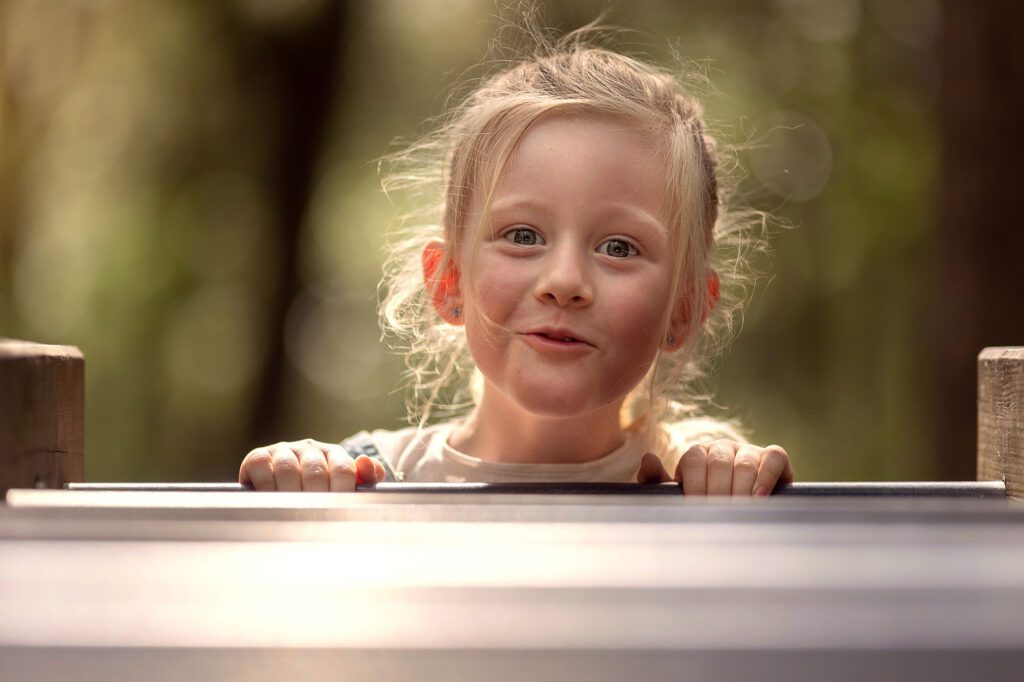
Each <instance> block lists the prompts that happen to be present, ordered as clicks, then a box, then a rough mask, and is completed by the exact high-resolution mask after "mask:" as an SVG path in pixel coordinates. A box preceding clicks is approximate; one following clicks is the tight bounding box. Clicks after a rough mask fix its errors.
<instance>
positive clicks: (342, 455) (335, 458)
mask: <svg viewBox="0 0 1024 682" xmlns="http://www.w3.org/2000/svg"><path fill="white" fill-rule="evenodd" d="M327 478H328V480H329V482H330V491H331V492H332V493H350V492H352V491H354V490H355V489H356V464H355V462H353V461H352V458H351V457H350V456H349V454H348V453H347V452H345V449H344V448H342V447H341V446H333V447H329V448H327Z"/></svg>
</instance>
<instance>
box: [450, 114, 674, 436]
mask: <svg viewBox="0 0 1024 682" xmlns="http://www.w3.org/2000/svg"><path fill="white" fill-rule="evenodd" d="M659 158H660V156H659V154H658V153H657V150H656V149H655V147H654V145H653V144H652V142H651V141H650V140H648V139H647V138H645V137H644V136H643V135H642V134H641V133H640V132H639V131H637V130H635V129H631V128H630V125H629V123H628V122H625V121H623V120H619V119H613V118H606V117H597V116H584V117H572V116H553V117H549V118H546V119H542V120H540V121H538V122H537V123H536V124H534V125H533V126H532V127H531V128H530V129H529V131H528V132H527V133H526V135H525V136H524V137H523V138H522V140H521V142H520V144H519V146H518V148H517V150H516V152H515V154H514V155H513V157H512V159H511V160H510V162H509V165H508V166H507V168H506V169H505V172H504V173H503V175H502V177H501V178H500V180H499V182H498V184H497V187H496V188H495V193H494V196H493V200H492V205H491V212H490V215H489V216H487V217H486V218H484V217H483V216H482V208H483V198H482V197H477V198H475V200H474V204H473V208H472V211H471V215H470V217H469V220H468V222H467V228H468V229H470V230H478V231H480V232H479V233H472V234H474V235H475V236H478V237H479V240H475V239H472V238H471V239H466V240H464V242H463V243H465V244H467V246H466V247H465V252H464V253H462V254H460V261H461V262H462V263H463V264H466V265H468V266H469V275H470V282H471V285H470V286H469V287H468V289H467V291H465V292H464V300H463V307H464V319H465V324H466V337H467V340H468V343H469V349H470V352H471V353H472V355H473V359H474V360H475V362H476V364H477V366H478V367H479V368H480V370H481V372H482V373H483V375H484V378H485V380H486V383H485V391H493V390H497V391H499V392H500V393H502V394H503V395H504V396H505V398H507V399H508V400H510V401H511V402H512V403H513V404H515V405H517V406H518V407H519V408H521V409H523V410H526V411H527V412H529V413H532V414H534V415H537V416H543V417H559V418H566V417H573V416H579V415H583V414H588V413H591V412H593V411H595V410H600V409H607V410H608V411H609V414H610V415H611V414H612V413H614V415H616V417H617V414H618V410H619V408H620V407H621V405H622V402H623V400H624V399H625V397H626V395H627V394H628V393H629V391H630V390H632V389H633V388H634V387H635V386H637V384H639V383H640V381H641V380H642V379H643V377H644V375H645V374H646V372H647V370H648V369H649V368H650V366H651V363H652V362H653V360H654V358H655V356H656V353H657V351H658V348H659V347H662V346H663V345H664V344H665V335H666V333H667V329H668V327H667V324H668V321H669V318H670V316H671V312H672V311H673V310H675V309H676V306H675V305H674V301H671V300H670V297H671V292H670V289H671V281H672V273H673V267H674V263H673V250H672V247H671V244H670V232H669V225H668V219H667V217H666V206H665V205H664V201H663V199H664V187H665V177H664V175H665V169H664V166H663V164H662V162H661V161H659ZM474 242H478V246H477V247H476V248H474Z"/></svg>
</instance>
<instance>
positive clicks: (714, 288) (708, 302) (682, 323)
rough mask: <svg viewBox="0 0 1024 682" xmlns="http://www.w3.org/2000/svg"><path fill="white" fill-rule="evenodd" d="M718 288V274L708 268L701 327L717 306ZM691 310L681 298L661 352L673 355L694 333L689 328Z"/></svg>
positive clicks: (685, 299) (688, 303)
mask: <svg viewBox="0 0 1024 682" xmlns="http://www.w3.org/2000/svg"><path fill="white" fill-rule="evenodd" d="M720 286H721V282H720V280H719V277H718V272H716V271H715V269H714V268H708V277H707V289H706V290H705V292H704V306H703V311H702V312H701V317H700V324H701V325H703V324H704V323H705V322H706V321H707V319H708V316H709V315H710V314H711V313H712V312H713V311H714V309H715V306H716V305H718V297H719V293H720V291H719V287H720ZM692 309H693V306H691V305H690V301H689V299H687V298H686V297H682V298H681V299H680V301H679V303H678V305H677V306H676V311H675V314H674V315H673V316H672V321H671V322H670V323H669V326H668V334H667V335H666V336H665V340H664V342H663V343H662V344H661V349H662V350H664V351H666V352H669V353H674V352H676V351H677V350H679V349H680V348H682V347H683V344H684V343H685V342H686V339H687V337H689V335H690V334H691V333H693V331H694V330H693V328H692V327H691V318H692V317H693V316H692V314H691V312H690V311H691V310H692ZM698 326H699V325H698Z"/></svg>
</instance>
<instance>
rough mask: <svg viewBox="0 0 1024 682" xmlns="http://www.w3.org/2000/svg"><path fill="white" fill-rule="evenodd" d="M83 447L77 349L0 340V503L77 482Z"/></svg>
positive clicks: (81, 472)
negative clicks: (13, 492)
mask: <svg viewBox="0 0 1024 682" xmlns="http://www.w3.org/2000/svg"><path fill="white" fill-rule="evenodd" d="M84 446H85V358H84V357H83V356H82V351H80V350H78V348H75V347H74V346H48V345H43V344H39V343H31V342H28V341H15V340H13V339H0V500H2V499H3V495H4V494H5V493H6V492H7V490H8V489H9V488H35V487H46V488H60V487H61V486H63V485H64V484H65V483H67V482H73V481H75V482H77V481H81V480H82V479H83V477H84Z"/></svg>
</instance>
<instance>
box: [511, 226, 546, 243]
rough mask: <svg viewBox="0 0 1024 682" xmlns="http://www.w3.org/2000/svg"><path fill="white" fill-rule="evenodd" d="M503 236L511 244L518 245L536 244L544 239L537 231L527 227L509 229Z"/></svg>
mask: <svg viewBox="0 0 1024 682" xmlns="http://www.w3.org/2000/svg"><path fill="white" fill-rule="evenodd" d="M503 237H504V239H507V240H508V241H510V242H512V243H513V244H518V245H520V246H536V245H537V244H543V243H544V239H543V238H541V236H540V235H539V234H537V231H536V230H532V229H530V228H529V227H517V228H515V229H514V230H509V231H508V232H506V233H505V234H504V235H503Z"/></svg>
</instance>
